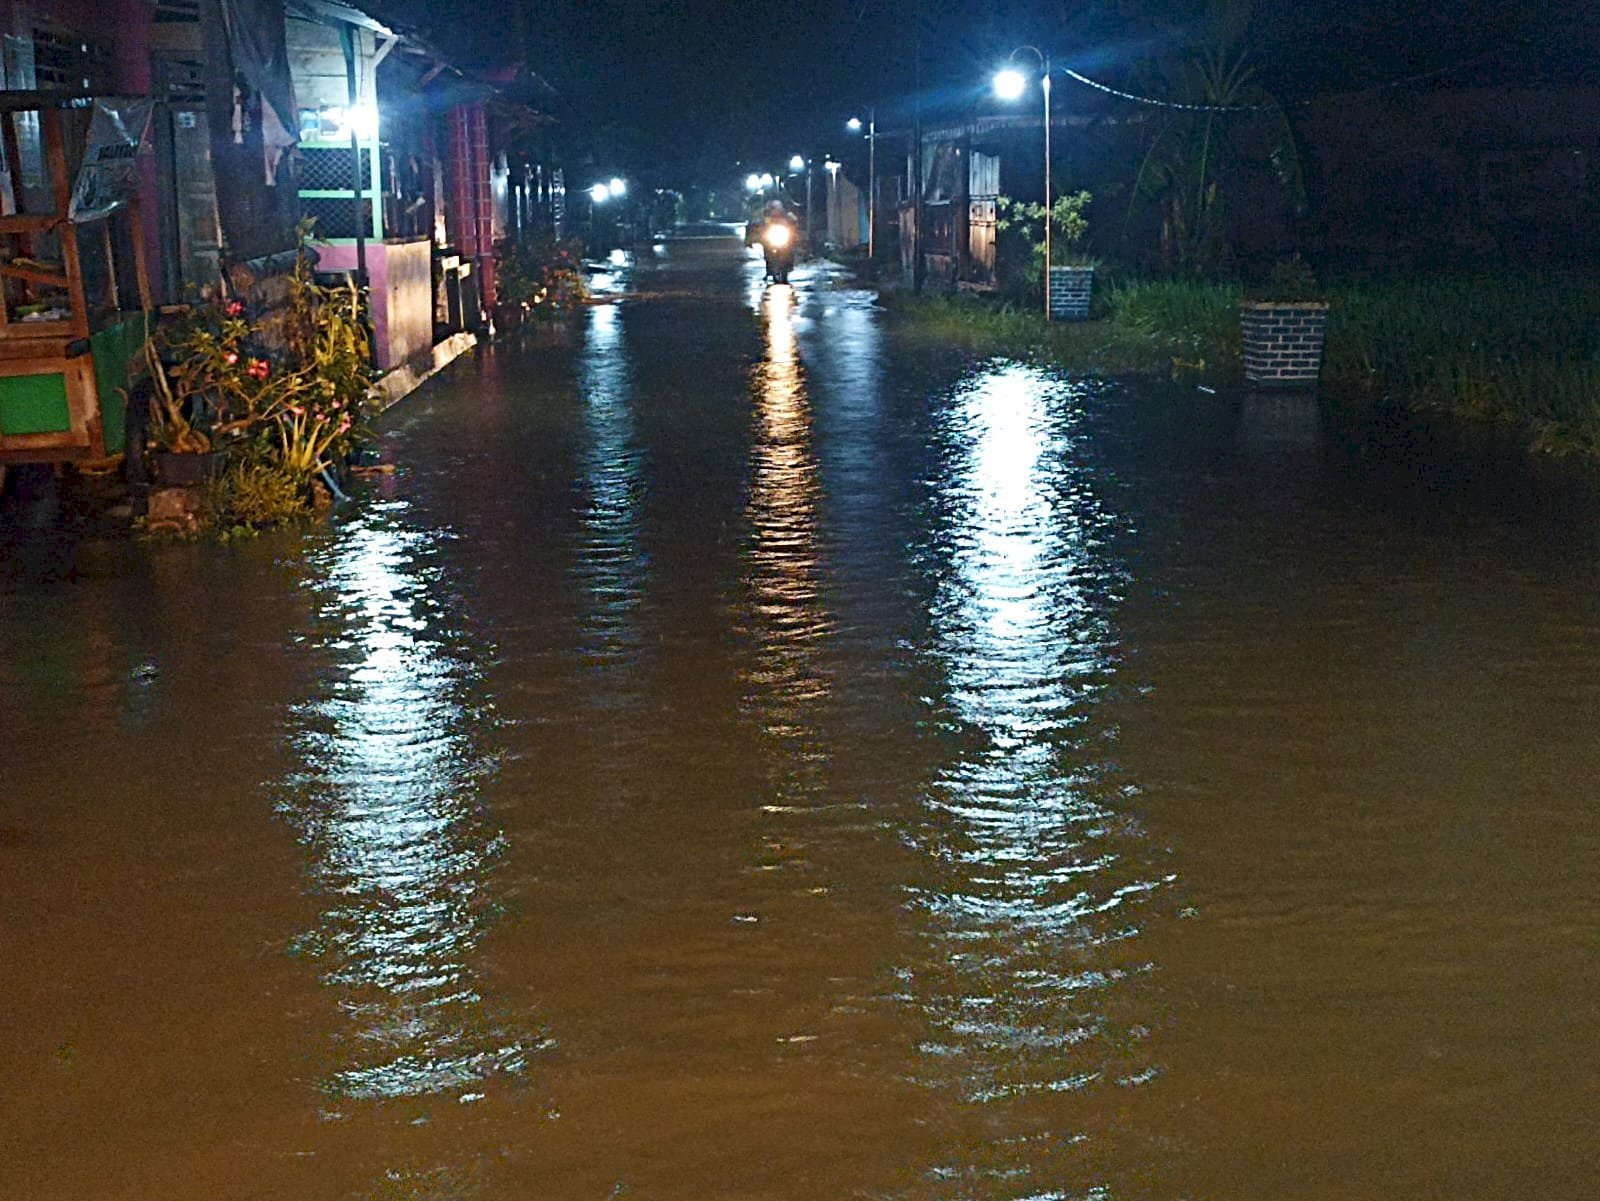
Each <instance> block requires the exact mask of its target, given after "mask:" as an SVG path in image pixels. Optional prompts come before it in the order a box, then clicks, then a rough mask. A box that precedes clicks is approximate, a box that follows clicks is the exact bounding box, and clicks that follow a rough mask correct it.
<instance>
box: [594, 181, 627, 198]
mask: <svg viewBox="0 0 1600 1201" xmlns="http://www.w3.org/2000/svg"><path fill="white" fill-rule="evenodd" d="M596 186H597V187H598V186H599V185H596ZM606 191H607V192H608V193H610V194H611V195H612V196H613V197H616V198H617V199H621V198H622V197H623V196H626V195H627V194H628V185H627V184H626V183H624V182H623V181H622V180H620V179H617V178H616V177H614V176H613V177H612V180H611V182H610V183H609V184H608V185H606Z"/></svg>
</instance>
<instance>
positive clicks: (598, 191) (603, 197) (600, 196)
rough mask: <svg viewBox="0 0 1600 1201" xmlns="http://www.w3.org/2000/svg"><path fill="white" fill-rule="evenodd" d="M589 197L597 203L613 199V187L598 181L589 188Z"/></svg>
mask: <svg viewBox="0 0 1600 1201" xmlns="http://www.w3.org/2000/svg"><path fill="white" fill-rule="evenodd" d="M589 199H590V200H592V201H593V202H594V203H595V204H604V203H605V202H606V201H607V200H610V199H611V189H610V188H608V187H606V185H605V184H603V183H597V184H595V185H594V187H592V188H590V189H589Z"/></svg>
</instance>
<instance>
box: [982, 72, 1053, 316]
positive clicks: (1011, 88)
mask: <svg viewBox="0 0 1600 1201" xmlns="http://www.w3.org/2000/svg"><path fill="white" fill-rule="evenodd" d="M1024 51H1026V52H1027V53H1029V54H1032V55H1033V56H1034V57H1035V58H1037V59H1038V60H1039V88H1040V90H1041V91H1043V92H1044V319H1045V320H1046V321H1048V320H1050V226H1051V224H1052V222H1051V220H1050V56H1049V55H1048V54H1045V53H1044V52H1043V51H1042V50H1040V49H1039V48H1038V47H1037V46H1019V47H1017V48H1016V49H1015V50H1013V51H1012V52H1011V57H1010V58H1009V59H1007V60H1006V61H1007V62H1015V61H1016V59H1017V55H1019V54H1022V53H1023V52H1024ZM1027 84H1028V81H1027V78H1026V77H1025V76H1024V75H1023V74H1022V72H1021V71H1019V70H1017V69H1016V68H1015V67H1006V68H1005V69H1004V70H1001V71H998V72H996V73H995V77H994V93H995V95H996V96H998V97H1000V99H1002V100H1016V99H1019V98H1020V97H1021V96H1022V93H1023V91H1024V90H1025V89H1026V87H1027Z"/></svg>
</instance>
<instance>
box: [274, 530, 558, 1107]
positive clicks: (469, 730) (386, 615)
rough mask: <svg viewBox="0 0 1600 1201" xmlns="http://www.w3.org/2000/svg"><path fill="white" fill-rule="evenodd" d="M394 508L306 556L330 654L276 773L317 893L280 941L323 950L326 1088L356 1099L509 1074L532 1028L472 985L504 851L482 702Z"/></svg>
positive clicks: (412, 537)
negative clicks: (334, 1041) (297, 926)
mask: <svg viewBox="0 0 1600 1201" xmlns="http://www.w3.org/2000/svg"><path fill="white" fill-rule="evenodd" d="M393 516H394V515H393V514H392V513H390V512H389V511H388V510H386V509H384V508H382V507H380V508H379V509H377V510H376V511H375V512H374V513H373V514H371V515H370V516H368V517H366V518H363V519H362V520H360V521H358V522H355V523H353V524H352V525H350V526H349V527H347V528H345V529H344V530H342V531H341V533H340V535H339V536H338V537H337V538H336V539H335V540H334V542H333V543H332V544H331V546H330V547H329V548H328V549H327V550H326V551H325V552H324V554H323V556H322V559H323V561H322V562H321V563H320V564H319V566H320V568H321V570H320V572H319V573H318V574H319V578H320V579H321V580H322V582H321V583H320V584H319V585H318V589H317V591H318V597H317V599H318V602H319V610H320V612H319V627H318V631H319V638H318V639H317V641H318V642H319V644H320V648H321V649H322V650H323V651H324V652H325V653H326V655H327V656H328V658H329V660H330V667H329V669H328V670H327V671H326V673H325V674H324V677H323V679H322V682H321V687H320V689H319V691H318V692H317V694H316V695H314V696H313V697H312V698H311V699H310V700H308V701H307V702H305V703H304V704H303V705H301V706H300V707H299V709H298V710H297V712H296V714H295V716H294V721H293V734H292V737H293V741H294V743H295V745H296V746H297V747H298V749H299V751H300V754H301V759H302V763H303V766H302V768H301V769H300V770H299V771H297V772H294V773H291V774H289V775H288V776H286V777H285V778H284V780H283V781H282V782H281V784H280V790H281V792H282V794H283V800H282V802H281V807H282V809H283V811H284V812H285V813H286V814H287V815H288V817H289V818H290V820H292V821H293V822H294V823H295V824H296V826H297V827H298V828H299V829H300V831H301V834H302V837H303V838H304V840H305V842H306V843H307V845H308V846H309V847H310V849H311V856H312V857H311V873H312V878H313V884H314V886H315V889H316V891H317V892H318V893H320V894H321V895H322V897H323V898H325V902H324V908H323V911H322V913H321V915H320V917H319V919H318V922H317V925H316V926H315V927H314V928H313V929H311V930H308V931H306V932H305V933H304V934H303V935H302V936H301V937H300V938H299V939H298V940H297V941H296V944H295V949H296V950H297V951H299V952H301V953H304V954H307V955H310V956H314V957H316V958H318V959H320V960H322V961H323V962H324V963H325V964H326V967H325V970H324V977H323V978H324V980H325V982H326V983H327V984H328V986H329V987H331V988H334V989H337V990H339V992H340V994H341V996H342V1001H341V1007H342V1009H343V1010H344V1012H345V1014H346V1016H347V1018H348V1022H349V1025H348V1027H347V1030H346V1031H345V1032H344V1033H343V1034H342V1035H341V1036H340V1037H339V1039H338V1045H337V1047H336V1048H335V1055H336V1063H335V1064H334V1065H333V1066H332V1068H331V1070H330V1071H329V1073H328V1075H327V1077H326V1079H325V1082H324V1083H325V1087H326V1088H327V1089H328V1090H329V1091H330V1092H334V1093H337V1094H341V1095H346V1096H354V1097H367V1098H397V1097H406V1096H414V1095H417V1094H422V1093H435V1092H445V1091H452V1090H461V1089H466V1088H468V1087H476V1086H478V1085H480V1084H481V1082H482V1081H483V1080H484V1079H485V1078H486V1077H489V1076H503V1075H516V1074H519V1073H521V1072H522V1071H523V1069H524V1068H525V1066H526V1062H527V1057H528V1055H529V1053H530V1052H531V1051H532V1050H534V1049H537V1048H539V1047H541V1046H543V1045H545V1044H546V1043H547V1042H548V1039H547V1038H545V1037H542V1036H537V1035H534V1036H528V1035H517V1034H514V1033H512V1032H510V1031H508V1030H505V1029H502V1028H497V1025H496V1023H495V1022H494V1021H493V1020H492V1019H491V1018H490V1017H489V1014H488V1006H486V1004H485V1002H484V998H483V996H482V994H481V992H480V991H479V989H478V987H477V985H476V984H475V983H474V981H475V978H476V972H475V968H474V963H473V960H474V953H475V950H476V947H477V945H478V943H479V942H480V941H481V939H482V938H483V935H484V933H485V932H486V930H487V929H488V927H489V925H490V924H491V923H492V921H493V916H494V913H495V908H496V907H495V904H494V902H493V900H492V894H491V892H490V889H489V882H490V877H491V874H492V872H493V868H494V864H495V861H496V860H497V859H498V858H499V856H500V854H501V851H502V849H503V839H502V838H501V837H500V835H499V834H498V833H497V832H496V831H495V830H494V829H493V828H492V827H491V826H490V825H489V824H488V821H487V818H486V815H485V813H484V812H483V809H482V805H481V802H480V800H479V791H480V789H481V787H482V786H483V784H484V782H485V780H486V779H487V778H488V777H489V776H490V775H492V773H493V770H494V762H493V758H492V755H491V754H490V753H489V752H487V751H486V750H485V749H484V748H483V747H482V745H481V741H480V740H481V735H482V732H483V731H484V730H485V729H486V728H489V727H491V726H492V724H493V713H492V710H491V709H489V708H488V707H487V706H486V705H484V704H483V703H482V702H481V701H478V700H476V699H475V698H476V696H477V695H478V693H479V692H480V691H481V689H480V687H479V680H478V669H477V667H476V665H475V663H474V661H473V660H472V659H471V658H469V657H468V656H467V655H466V654H465V653H463V651H462V650H461V648H460V641H461V639H460V636H459V635H458V634H457V633H456V632H455V631H453V630H452V629H451V628H450V626H449V623H448V622H447V621H446V619H445V616H444V614H445V612H446V609H445V608H444V607H442V603H443V602H445V601H448V600H449V598H450V591H451V590H450V589H449V588H448V587H447V586H446V585H445V583H444V581H443V580H442V579H441V577H440V573H439V571H438V570H437V568H436V566H434V565H433V563H432V561H431V559H432V555H431V548H433V547H434V546H436V545H437V542H438V540H437V539H436V538H433V537H431V536H426V535H424V534H422V533H420V532H417V531H412V530H408V529H406V528H404V526H403V525H401V524H400V523H399V522H398V521H396V520H394V519H393ZM424 598H431V599H429V600H425V599H424Z"/></svg>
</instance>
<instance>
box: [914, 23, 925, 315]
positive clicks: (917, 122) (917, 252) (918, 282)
mask: <svg viewBox="0 0 1600 1201" xmlns="http://www.w3.org/2000/svg"><path fill="white" fill-rule="evenodd" d="M911 27H912V28H911V53H912V56H913V58H914V59H915V62H914V63H913V66H912V72H911V74H912V78H913V80H914V81H915V82H914V87H915V92H914V95H915V97H916V110H915V113H914V116H913V119H912V122H911V139H912V141H913V142H914V143H915V145H914V147H913V148H912V152H911V163H912V170H913V171H914V172H915V173H916V174H915V177H914V178H913V179H912V181H911V186H912V188H913V189H915V190H914V191H913V192H912V195H913V196H914V197H915V200H914V203H913V207H912V228H911V289H912V291H914V292H920V291H922V281H923V276H924V274H925V273H924V270H923V264H922V223H923V216H924V213H923V206H922V0H916V2H915V4H914V5H913V7H912V22H911Z"/></svg>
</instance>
